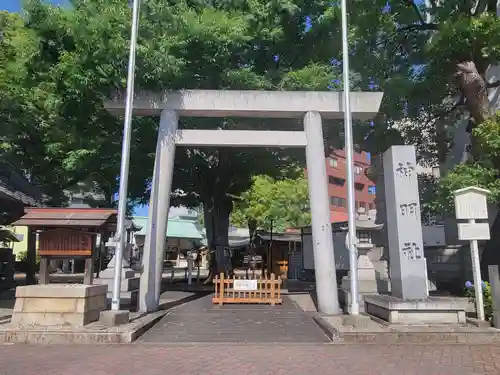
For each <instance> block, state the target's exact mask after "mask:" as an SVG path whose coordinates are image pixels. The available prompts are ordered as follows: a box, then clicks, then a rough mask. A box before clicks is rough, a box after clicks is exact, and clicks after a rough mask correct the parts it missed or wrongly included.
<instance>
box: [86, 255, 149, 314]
mask: <svg viewBox="0 0 500 375" xmlns="http://www.w3.org/2000/svg"><path fill="white" fill-rule="evenodd" d="M122 265H123V267H122V277H121V284H120V304H121V305H122V306H135V305H136V304H137V298H138V295H139V283H140V278H139V277H136V276H135V271H134V270H132V269H131V268H129V267H130V266H129V263H128V260H127V259H125V258H124V259H123V260H122ZM114 277H115V257H114V256H113V258H112V259H111V261H110V262H109V264H108V268H106V269H105V270H104V271H102V272H101V273H100V274H99V278H98V279H95V280H94V284H96V285H107V287H108V303H111V297H112V295H113V280H114Z"/></svg>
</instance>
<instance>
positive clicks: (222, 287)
mask: <svg viewBox="0 0 500 375" xmlns="http://www.w3.org/2000/svg"><path fill="white" fill-rule="evenodd" d="M224 283H225V280H224V272H221V273H220V289H219V290H220V292H219V294H220V299H219V305H220V306H222V305H223V303H224Z"/></svg>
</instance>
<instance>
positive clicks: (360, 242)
mask: <svg viewBox="0 0 500 375" xmlns="http://www.w3.org/2000/svg"><path fill="white" fill-rule="evenodd" d="M375 216H376V213H375V212H374V210H373V211H370V212H368V213H367V212H366V210H365V208H363V207H360V208H359V210H358V214H357V215H356V238H357V249H358V280H359V281H358V291H359V307H360V310H361V311H364V302H363V299H362V296H363V295H374V294H379V293H387V292H388V285H389V282H388V280H382V278H381V277H377V273H376V271H375V267H374V265H373V262H372V260H371V259H370V257H369V254H370V251H372V250H373V249H374V248H375V245H374V241H373V236H374V234H376V232H379V231H381V230H382V228H383V227H384V224H376V223H375ZM341 229H342V230H343V231H345V232H347V230H348V227H347V226H344V227H341ZM346 241H347V236H346ZM346 246H347V243H346ZM347 247H348V246H347ZM348 248H349V247H348ZM350 282H351V280H350V276H349V275H348V276H345V277H344V278H343V279H342V289H343V291H344V297H345V299H344V300H345V302H346V305H347V306H349V305H350V293H349V291H350Z"/></svg>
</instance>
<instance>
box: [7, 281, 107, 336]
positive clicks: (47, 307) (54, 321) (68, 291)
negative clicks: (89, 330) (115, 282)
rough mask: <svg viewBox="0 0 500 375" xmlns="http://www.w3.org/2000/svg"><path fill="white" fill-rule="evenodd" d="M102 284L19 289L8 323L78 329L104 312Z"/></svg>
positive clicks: (40, 286) (34, 286) (36, 286)
mask: <svg viewBox="0 0 500 375" xmlns="http://www.w3.org/2000/svg"><path fill="white" fill-rule="evenodd" d="M106 292H107V287H106V286H105V285H82V284H47V285H28V286H19V287H17V289H16V303H15V305H14V311H13V313H12V319H11V323H12V324H17V325H35V326H70V327H81V326H84V325H86V324H89V323H92V322H95V321H97V320H99V316H100V313H101V311H103V310H105V309H106Z"/></svg>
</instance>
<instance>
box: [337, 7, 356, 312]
mask: <svg viewBox="0 0 500 375" xmlns="http://www.w3.org/2000/svg"><path fill="white" fill-rule="evenodd" d="M341 7H342V54H343V76H344V79H343V81H344V132H345V150H346V161H347V212H348V223H349V232H348V236H347V239H348V240H347V241H346V242H347V244H348V249H349V269H350V282H351V285H350V289H351V311H350V313H351V315H358V314H359V302H358V251H357V248H356V246H357V239H356V199H355V196H354V160H353V159H354V156H353V154H354V151H353V148H354V147H353V141H352V116H351V98H350V87H349V85H350V83H349V40H348V37H347V31H348V24H347V5H346V0H341Z"/></svg>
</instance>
